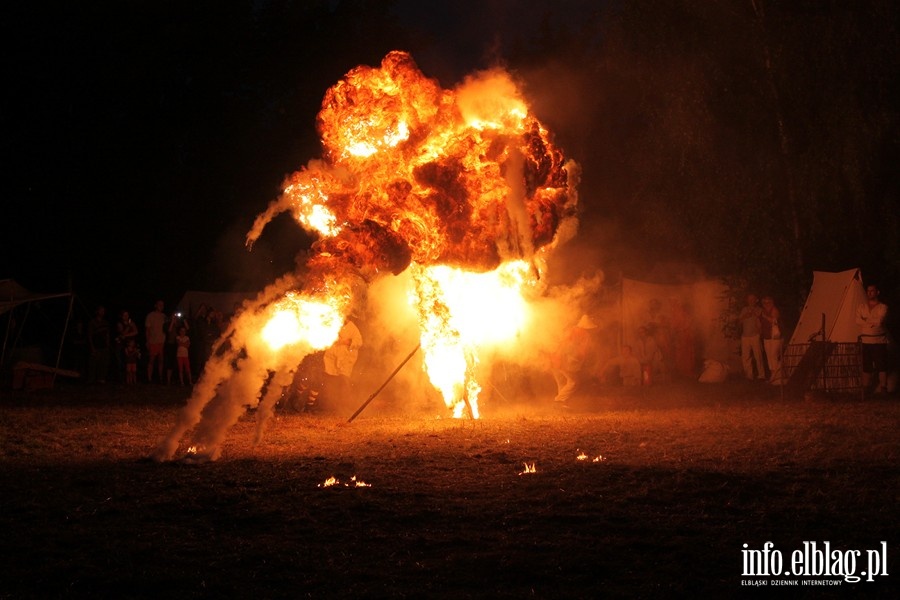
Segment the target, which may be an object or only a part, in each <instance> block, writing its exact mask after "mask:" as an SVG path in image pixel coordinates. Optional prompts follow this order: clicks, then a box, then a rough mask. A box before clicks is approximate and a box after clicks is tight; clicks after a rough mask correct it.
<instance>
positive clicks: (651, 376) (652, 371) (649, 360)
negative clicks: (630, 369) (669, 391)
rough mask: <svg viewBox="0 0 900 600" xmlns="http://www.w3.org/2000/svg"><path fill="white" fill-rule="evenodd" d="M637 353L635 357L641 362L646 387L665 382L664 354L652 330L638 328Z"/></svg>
mask: <svg viewBox="0 0 900 600" xmlns="http://www.w3.org/2000/svg"><path fill="white" fill-rule="evenodd" d="M636 349H637V351H636V352H635V356H637V358H638V360H639V361H641V371H642V373H643V376H642V381H643V383H644V385H650V384H651V383H653V382H654V381H657V382H660V381H665V376H666V374H665V366H664V365H663V357H662V352H661V351H660V349H659V345H658V344H657V343H656V339H655V338H654V337H653V335H652V333H651V332H650V329H649V328H647V327H646V326H644V325H642V326H640V327H638V341H637V344H636Z"/></svg>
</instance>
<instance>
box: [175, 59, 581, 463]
mask: <svg viewBox="0 0 900 600" xmlns="http://www.w3.org/2000/svg"><path fill="white" fill-rule="evenodd" d="M317 127H318V131H319V134H320V136H321V141H322V146H323V150H324V156H323V158H322V159H320V160H313V161H310V162H309V164H307V165H306V166H305V167H303V168H301V169H300V170H299V171H297V172H295V173H293V174H291V175H289V176H288V177H287V179H286V181H285V183H284V186H283V193H282V195H281V196H280V197H279V198H278V199H276V200H275V201H273V202H272V203H271V204H270V205H269V206H268V208H267V209H266V210H265V211H264V212H263V213H262V214H260V215H259V216H258V217H257V218H256V220H255V222H254V224H253V226H252V228H251V229H250V231H249V232H248V234H247V245H248V247H250V246H252V244H253V243H254V242H255V241H256V240H257V239H258V238H259V236H260V235H261V234H262V232H263V230H264V228H265V226H266V225H267V224H268V223H269V222H270V221H271V220H272V219H273V218H274V217H275V216H277V215H278V214H280V213H282V212H290V213H291V214H292V215H293V216H294V218H295V219H296V220H297V222H298V223H299V224H300V225H301V226H302V227H303V228H305V229H307V230H309V231H311V232H315V233H317V234H318V236H319V238H318V240H317V241H316V242H315V243H314V244H313V247H312V249H311V254H310V256H311V258H309V260H308V261H307V263H306V265H305V270H304V274H303V277H302V280H301V278H300V275H299V274H298V275H290V276H286V277H285V278H284V279H283V280H281V281H279V282H276V283H275V284H273V285H272V286H270V287H269V288H268V289H267V290H265V291H264V292H263V293H262V294H260V297H259V298H257V299H256V301H254V302H253V303H251V304H250V305H249V306H248V308H247V310H246V311H245V312H244V313H242V314H241V315H240V317H238V318H237V319H236V321H235V323H234V324H233V325H232V327H231V328H230V329H229V332H228V333H227V334H226V336H223V340H222V341H220V352H219V353H218V354H217V355H216V356H215V357H214V359H213V360H212V361H211V364H210V365H209V366H208V367H207V368H206V369H205V371H204V373H203V375H202V377H201V379H200V381H199V383H198V386H197V388H196V389H195V392H194V394H193V396H192V397H191V400H190V401H189V403H188V406H187V407H186V408H185V411H184V412H183V415H182V417H181V419H180V420H179V423H178V425H177V426H176V427H175V428H174V430H173V432H172V433H171V434H170V435H169V436H168V437H167V439H166V440H165V442H164V443H163V444H162V445H161V446H160V449H159V450H158V452H157V457H158V458H160V459H164V460H165V459H170V458H171V457H172V456H173V454H174V452H175V450H176V448H177V445H178V443H179V441H180V439H181V437H182V436H183V435H184V434H185V433H186V432H187V431H188V430H190V429H191V428H192V427H195V426H196V428H197V429H196V431H195V432H194V435H193V439H192V440H191V442H192V445H193V446H197V447H198V448H205V449H206V450H205V451H206V453H207V455H208V456H210V457H211V458H215V457H216V456H217V455H218V446H219V444H220V443H221V439H222V435H221V432H223V431H224V430H225V429H227V427H229V426H230V425H231V424H233V423H234V421H235V420H236V418H237V416H236V415H239V414H240V409H241V408H242V407H243V404H245V403H247V399H248V398H259V397H260V396H262V398H261V400H260V415H263V414H265V415H270V414H271V408H272V406H273V405H274V403H275V402H276V401H277V397H275V396H276V394H275V392H270V390H272V389H273V388H275V387H277V386H276V385H272V384H273V383H279V382H282V381H286V380H289V377H288V376H289V375H290V373H292V371H293V370H294V369H296V365H297V364H298V363H299V362H300V360H301V359H302V358H303V356H305V354H308V353H309V352H311V351H313V350H315V349H317V348H322V347H326V346H327V345H328V344H330V343H331V342H332V341H333V340H334V339H335V337H336V335H337V331H338V330H339V329H340V327H341V325H342V324H343V322H344V321H345V319H346V318H347V315H348V312H349V310H350V308H351V307H352V306H353V305H354V303H355V302H358V301H359V294H358V293H357V290H358V289H359V287H360V286H365V285H368V284H370V283H372V282H373V281H375V280H376V279H378V278H381V277H386V276H389V275H391V274H393V275H399V274H401V273H403V272H404V271H407V270H409V271H410V272H411V274H412V281H413V285H412V286H411V288H412V289H410V290H409V294H408V296H409V299H410V302H411V304H412V305H413V307H414V311H415V313H416V314H417V317H418V321H419V323H420V327H421V344H422V348H423V349H424V355H425V369H426V371H427V373H428V376H429V378H430V379H431V381H432V383H433V385H434V386H435V388H437V389H438V390H440V392H441V394H442V395H443V397H444V400H445V402H446V403H447V406H448V407H450V408H451V409H452V411H453V413H454V415H455V416H461V415H462V414H464V413H465V412H468V413H469V415H470V416H472V417H477V416H478V408H477V396H478V392H479V389H480V388H479V385H478V383H477V381H476V377H477V370H478V363H479V360H480V358H479V357H480V352H481V351H482V350H484V349H485V348H487V347H490V346H491V345H493V344H503V343H510V340H511V339H512V338H514V337H515V336H516V335H517V333H518V332H520V331H521V329H522V328H523V327H525V326H526V322H527V321H528V319H529V309H528V303H527V302H526V300H525V299H524V298H525V295H527V293H529V291H530V290H534V289H536V287H537V286H538V284H539V281H540V278H541V275H542V270H543V264H544V263H543V260H542V259H543V254H544V252H545V251H546V249H548V248H551V247H552V246H553V245H554V244H555V243H557V242H558V240H557V238H558V232H559V231H560V227H561V225H562V224H563V223H564V222H566V221H570V222H574V219H575V209H576V202H577V193H576V185H577V178H578V167H577V165H576V164H575V163H574V162H572V161H567V160H566V159H565V158H564V156H563V155H562V153H561V152H560V151H559V150H558V149H557V148H556V147H555V146H554V145H553V143H552V141H551V139H550V134H549V132H548V131H547V130H546V129H545V128H544V127H543V125H542V124H541V123H540V122H539V121H538V120H537V119H536V118H535V117H534V116H533V115H532V114H531V113H530V111H529V107H528V105H527V103H526V102H525V101H524V99H523V98H522V95H521V93H520V92H519V89H518V87H517V86H516V84H515V82H514V81H513V80H512V78H511V77H510V75H509V74H507V73H506V72H504V71H502V70H491V71H487V72H482V73H479V74H477V75H474V76H471V77H469V78H468V79H467V80H466V81H464V82H463V83H462V84H461V85H460V86H459V87H457V88H456V89H454V90H445V89H442V88H441V86H440V85H439V84H438V83H437V82H436V81H435V80H433V79H429V78H427V77H425V76H424V75H423V74H422V73H421V71H420V70H419V69H418V67H417V66H416V64H415V62H414V61H413V59H412V57H411V56H410V55H409V54H408V53H406V52H401V51H394V52H391V53H389V54H388V55H387V56H386V57H385V58H384V59H383V61H382V63H381V65H380V66H379V67H369V66H360V67H356V68H355V69H353V70H351V71H350V72H349V73H347V74H346V75H345V76H344V78H343V79H341V80H340V81H339V82H337V83H336V84H335V85H334V86H332V87H331V89H329V90H328V91H327V92H326V94H325V97H324V99H323V102H322V109H321V111H320V112H319V115H318V119H317ZM311 324H312V325H311ZM267 383H268V385H267ZM263 389H265V392H263V391H261V390H263ZM207 422H208V423H207ZM259 431H261V429H260V430H259ZM258 437H259V436H258Z"/></svg>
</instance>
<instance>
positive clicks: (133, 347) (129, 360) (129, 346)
mask: <svg viewBox="0 0 900 600" xmlns="http://www.w3.org/2000/svg"><path fill="white" fill-rule="evenodd" d="M124 359H125V383H126V384H128V385H132V384H135V383H137V365H138V361H139V360H141V349H140V348H138V345H137V340H135V339H134V338H131V339H129V340H128V341H127V342H126V343H125V352H124Z"/></svg>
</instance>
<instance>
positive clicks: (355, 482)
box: [316, 475, 372, 488]
mask: <svg viewBox="0 0 900 600" xmlns="http://www.w3.org/2000/svg"><path fill="white" fill-rule="evenodd" d="M338 485H343V486H344V487H357V488H361V487H372V484H371V483H366V482H365V481H363V480H361V479H357V478H356V475H354V476H353V477H351V478H350V482H349V483H344V484H342V483H341V482H340V481H339V480H338V478H337V477H329V478H328V479H326V480H325V482H324V483H320V484H319V485H318V486H316V487H321V488H327V487H333V486H338Z"/></svg>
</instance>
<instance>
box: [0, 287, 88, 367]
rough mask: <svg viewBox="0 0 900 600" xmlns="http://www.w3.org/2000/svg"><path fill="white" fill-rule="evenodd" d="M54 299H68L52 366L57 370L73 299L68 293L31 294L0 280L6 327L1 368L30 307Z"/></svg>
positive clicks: (0, 305) (0, 309)
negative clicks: (19, 310)
mask: <svg viewBox="0 0 900 600" xmlns="http://www.w3.org/2000/svg"><path fill="white" fill-rule="evenodd" d="M55 298H60V299H63V298H65V299H68V309H67V311H66V316H65V319H64V322H63V324H62V331H61V334H60V340H59V348H58V351H57V354H56V362H55V364H54V367H56V368H59V361H60V358H61V356H62V347H63V342H64V341H65V337H66V331H67V330H68V327H69V316H70V315H71V312H72V299H73V298H74V296H73V295H72V294H71V293H70V292H62V293H49V294H43V293H37V292H32V291H30V290H28V289H27V288H25V287H24V286H23V285H21V284H20V283H18V282H16V281H14V280H12V279H0V316H6V327H5V328H4V332H3V349H2V352H0V365H2V366H3V367H5V366H6V361H7V358H8V357H7V354H8V352H9V351H10V349H11V348H13V347H15V344H16V341H17V340H16V339H15V338H16V337H17V335H18V333H19V332H21V330H22V328H24V327H25V322H26V321H27V318H28V312H29V310H30V308H31V307H32V305H33V304H34V303H37V302H42V301H44V300H51V299H55ZM20 307H21V308H23V309H24V312H23V314H22V315H21V316H18V315H16V309H20ZM14 317H18V318H14ZM14 325H15V326H16V331H13V326H14Z"/></svg>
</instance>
